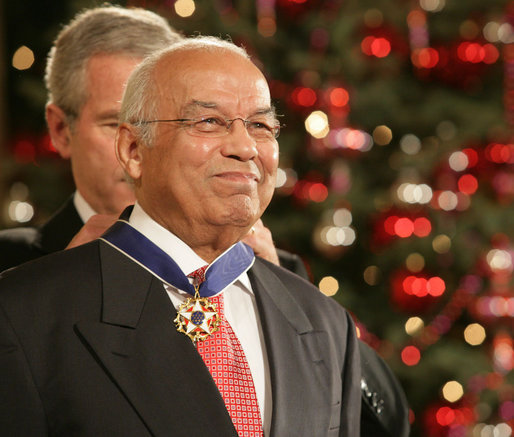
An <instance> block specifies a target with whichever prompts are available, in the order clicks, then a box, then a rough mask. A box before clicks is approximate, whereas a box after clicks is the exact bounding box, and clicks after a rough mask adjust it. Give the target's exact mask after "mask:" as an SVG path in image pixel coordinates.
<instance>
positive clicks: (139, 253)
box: [100, 220, 255, 297]
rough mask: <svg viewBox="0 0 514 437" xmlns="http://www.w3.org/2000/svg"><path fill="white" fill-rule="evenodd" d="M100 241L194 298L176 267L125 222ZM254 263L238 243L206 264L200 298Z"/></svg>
mask: <svg viewBox="0 0 514 437" xmlns="http://www.w3.org/2000/svg"><path fill="white" fill-rule="evenodd" d="M100 239H101V240H103V241H105V242H106V243H108V244H110V245H111V246H113V247H114V248H115V249H117V250H119V251H120V252H121V253H123V254H124V255H125V256H127V257H129V258H131V259H132V260H134V261H136V262H137V263H138V264H140V265H141V266H143V267H144V268H145V269H146V270H148V271H149V272H150V273H152V274H153V275H154V276H156V277H157V278H159V279H160V280H161V281H163V282H166V283H167V284H169V285H173V286H174V287H177V288H179V289H180V290H183V291H186V292H187V293H189V294H191V295H192V296H194V294H195V289H194V287H193V285H192V284H191V283H190V282H189V280H188V279H187V276H186V275H185V274H184V272H182V270H181V269H180V267H179V266H178V264H177V263H176V262H175V261H174V260H173V258H171V257H170V256H169V255H168V254H167V253H166V252H164V251H163V250H162V249H161V248H160V247H158V246H157V245H155V244H154V243H152V242H151V241H150V240H149V239H148V238H146V237H145V236H144V235H143V234H142V233H141V232H139V231H138V230H136V229H135V228H133V227H132V226H131V225H130V224H129V223H128V222H126V221H123V220H118V221H117V222H116V223H114V225H112V226H111V227H110V228H109V229H108V230H107V231H106V232H105V234H103V235H102V236H101V237H100ZM254 260H255V255H254V253H253V250H252V249H251V248H250V247H249V246H247V245H246V244H243V243H241V242H238V243H237V244H235V245H234V246H232V247H231V248H230V249H229V250H228V251H226V252H225V253H224V254H223V255H221V256H220V257H219V258H217V259H216V260H215V261H214V262H213V263H212V264H210V265H209V267H208V268H207V270H206V272H205V281H204V282H202V284H201V285H200V287H199V290H198V291H199V294H200V296H201V297H211V296H214V295H216V294H218V293H220V292H221V291H222V290H224V289H225V288H226V287H228V286H229V285H231V284H232V283H234V282H235V280H236V279H237V278H238V277H239V276H240V275H241V274H242V273H244V272H246V271H247V270H248V269H249V268H250V267H251V266H252V265H253V262H254Z"/></svg>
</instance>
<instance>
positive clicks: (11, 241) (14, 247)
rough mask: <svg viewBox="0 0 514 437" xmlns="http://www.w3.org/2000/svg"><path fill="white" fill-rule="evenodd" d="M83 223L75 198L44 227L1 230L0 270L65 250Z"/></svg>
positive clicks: (69, 200)
mask: <svg viewBox="0 0 514 437" xmlns="http://www.w3.org/2000/svg"><path fill="white" fill-rule="evenodd" d="M82 225H83V223H82V220H81V219H80V216H79V215H78V212H77V210H76V209H75V206H74V204H73V200H72V198H70V199H68V201H67V202H66V203H65V204H64V205H63V206H62V207H61V208H60V209H59V210H58V211H57V212H56V213H55V214H54V215H53V216H52V217H51V218H50V219H49V220H48V221H47V222H46V223H44V224H43V225H41V226H40V227H25V228H23V227H19V228H13V229H5V230H2V231H0V272H1V271H3V270H6V269H8V268H11V267H16V266H18V265H20V264H22V263H25V262H27V261H31V260H33V259H36V258H39V257H41V256H43V255H47V254H49V253H52V252H56V251H58V250H63V249H64V248H65V247H66V246H67V245H68V243H69V242H70V241H71V239H72V238H73V236H74V235H75V234H76V233H77V232H78V231H79V230H80V228H81V227H82Z"/></svg>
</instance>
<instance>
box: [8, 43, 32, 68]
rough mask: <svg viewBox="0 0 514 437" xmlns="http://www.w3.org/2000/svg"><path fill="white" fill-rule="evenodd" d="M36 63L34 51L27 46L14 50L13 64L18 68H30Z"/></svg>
mask: <svg viewBox="0 0 514 437" xmlns="http://www.w3.org/2000/svg"><path fill="white" fill-rule="evenodd" d="M32 64H34V52H33V51H32V50H30V49H29V48H28V47H27V46H21V47H20V48H19V49H18V50H16V51H15V52H14V55H13V57H12V66H13V67H14V68H16V69H17V70H28V69H29V68H30V67H32Z"/></svg>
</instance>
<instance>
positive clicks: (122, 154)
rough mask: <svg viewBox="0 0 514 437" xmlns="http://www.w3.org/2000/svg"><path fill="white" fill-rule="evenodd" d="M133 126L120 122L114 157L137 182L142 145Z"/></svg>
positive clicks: (141, 159) (139, 173) (141, 157)
mask: <svg viewBox="0 0 514 437" xmlns="http://www.w3.org/2000/svg"><path fill="white" fill-rule="evenodd" d="M135 129H136V128H135V127H134V126H133V125H131V124H128V123H122V124H121V125H120V126H119V127H118V132H117V134H116V145H115V148H116V157H117V158H118V161H119V163H120V165H121V167H122V168H123V170H125V173H126V174H127V175H128V176H130V178H131V179H132V180H133V181H134V182H137V180H138V179H140V177H141V163H142V161H143V156H142V148H143V147H144V145H143V144H141V142H140V141H138V137H137V135H136V132H135Z"/></svg>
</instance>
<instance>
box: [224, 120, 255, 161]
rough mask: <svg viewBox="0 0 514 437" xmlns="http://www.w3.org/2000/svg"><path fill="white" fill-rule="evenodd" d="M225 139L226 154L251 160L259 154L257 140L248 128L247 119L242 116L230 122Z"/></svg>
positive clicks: (242, 159) (241, 159)
mask: <svg viewBox="0 0 514 437" xmlns="http://www.w3.org/2000/svg"><path fill="white" fill-rule="evenodd" d="M225 139H226V140H225V141H224V144H223V149H222V152H223V154H224V155H225V156H229V157H233V158H235V159H238V160H239V161H250V160H251V159H254V158H255V157H256V156H257V155H258V150H257V142H256V141H255V139H254V138H253V137H252V136H251V135H250V134H249V132H248V130H247V129H246V122H245V120H244V119H242V118H240V117H239V118H235V119H234V120H232V121H231V122H230V125H229V126H228V135H227V136H226V137H225Z"/></svg>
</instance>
